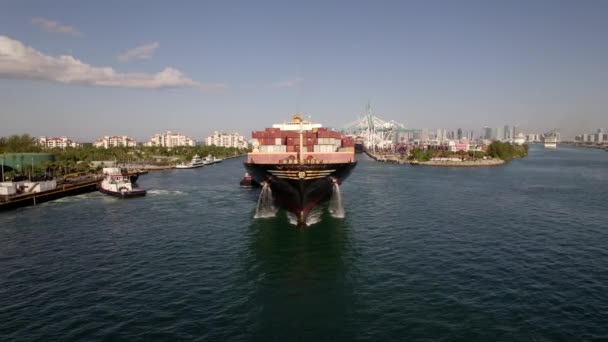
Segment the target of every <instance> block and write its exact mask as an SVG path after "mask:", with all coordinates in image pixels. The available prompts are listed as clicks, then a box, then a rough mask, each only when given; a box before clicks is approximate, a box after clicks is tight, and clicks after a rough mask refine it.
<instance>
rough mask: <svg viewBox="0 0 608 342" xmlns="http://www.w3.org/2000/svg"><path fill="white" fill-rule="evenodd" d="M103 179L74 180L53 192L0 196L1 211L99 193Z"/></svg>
mask: <svg viewBox="0 0 608 342" xmlns="http://www.w3.org/2000/svg"><path fill="white" fill-rule="evenodd" d="M101 179H102V178H100V177H99V176H96V175H91V176H85V177H80V178H77V179H72V180H68V181H65V182H63V183H62V184H59V185H57V187H56V188H55V189H53V190H48V191H42V192H34V193H25V194H17V195H9V196H4V195H0V211H5V210H10V209H17V208H21V207H27V206H31V205H38V204H41V203H45V202H49V201H52V200H56V199H59V198H63V197H67V196H75V195H80V194H84V193H88V192H93V191H97V184H98V183H99V181H101Z"/></svg>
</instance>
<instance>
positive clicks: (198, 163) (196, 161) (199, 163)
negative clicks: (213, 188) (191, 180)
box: [175, 154, 205, 169]
mask: <svg viewBox="0 0 608 342" xmlns="http://www.w3.org/2000/svg"><path fill="white" fill-rule="evenodd" d="M203 166H205V162H204V161H203V160H202V159H201V157H199V156H198V154H195V155H194V157H192V160H191V161H190V162H189V163H182V164H177V165H175V168H176V169H194V168H197V167H203Z"/></svg>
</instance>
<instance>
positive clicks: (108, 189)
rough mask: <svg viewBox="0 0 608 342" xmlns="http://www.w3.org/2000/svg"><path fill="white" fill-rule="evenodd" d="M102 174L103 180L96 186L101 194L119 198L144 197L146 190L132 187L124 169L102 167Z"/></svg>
mask: <svg viewBox="0 0 608 342" xmlns="http://www.w3.org/2000/svg"><path fill="white" fill-rule="evenodd" d="M103 174H104V178H103V180H102V181H101V183H99V184H98V186H97V187H98V190H99V192H101V193H104V194H106V195H110V196H115V197H120V198H126V197H138V196H145V195H146V190H144V189H139V188H134V187H133V184H132V183H131V179H130V177H129V173H128V172H127V170H126V169H120V168H117V167H104V168H103Z"/></svg>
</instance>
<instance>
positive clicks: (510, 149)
mask: <svg viewBox="0 0 608 342" xmlns="http://www.w3.org/2000/svg"><path fill="white" fill-rule="evenodd" d="M487 153H488V155H489V156H491V157H493V158H499V159H502V160H504V161H509V160H512V159H515V158H523V157H525V156H527V155H528V145H526V144H524V145H513V144H509V143H503V142H500V141H494V142H492V143H491V144H490V146H488V152H487Z"/></svg>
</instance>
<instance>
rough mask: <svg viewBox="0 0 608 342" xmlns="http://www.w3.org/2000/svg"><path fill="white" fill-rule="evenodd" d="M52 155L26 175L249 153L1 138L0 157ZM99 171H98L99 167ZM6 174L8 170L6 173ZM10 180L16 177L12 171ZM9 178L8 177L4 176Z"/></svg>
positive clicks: (231, 149)
mask: <svg viewBox="0 0 608 342" xmlns="http://www.w3.org/2000/svg"><path fill="white" fill-rule="evenodd" d="M40 152H45V153H51V154H53V155H54V156H55V161H43V162H41V163H40V166H39V167H34V168H33V169H32V168H26V169H25V170H24V172H23V174H25V175H27V176H30V175H31V176H34V177H38V178H40V177H42V178H44V177H56V176H65V175H69V174H72V173H86V172H90V171H95V170H93V169H92V167H91V162H92V161H113V162H117V163H146V164H156V165H171V164H176V163H178V162H182V161H189V160H191V159H192V157H193V156H194V155H195V154H198V155H199V156H201V157H205V156H207V155H212V156H214V157H217V158H227V157H232V156H237V155H242V154H245V153H247V152H248V149H246V148H234V147H221V146H214V145H212V146H179V147H173V148H166V147H160V146H142V145H140V146H136V147H122V146H121V147H111V148H107V149H104V148H97V147H94V146H91V145H84V146H81V147H68V148H65V149H61V148H43V147H42V146H40V145H39V144H38V141H37V139H36V138H33V137H31V136H29V135H28V134H23V135H12V136H9V137H0V154H4V153H40ZM98 168H99V167H98ZM5 171H6V169H5ZM7 174H8V176H11V177H14V176H16V174H15V172H13V171H12V170H11V171H10V173H9V172H7ZM5 176H6V175H5Z"/></svg>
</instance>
